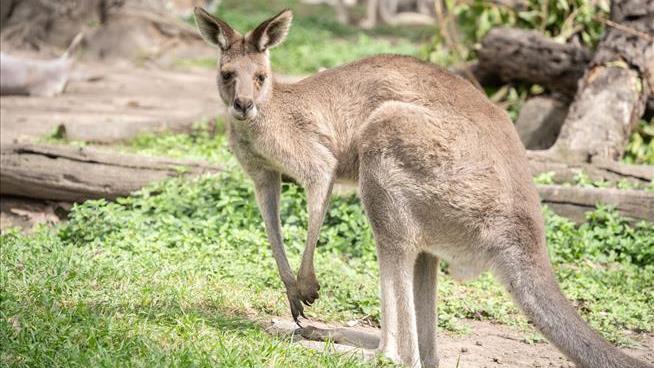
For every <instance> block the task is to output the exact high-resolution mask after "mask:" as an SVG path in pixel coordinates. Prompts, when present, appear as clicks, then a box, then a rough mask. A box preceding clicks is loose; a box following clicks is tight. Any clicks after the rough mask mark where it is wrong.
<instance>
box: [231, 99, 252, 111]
mask: <svg viewBox="0 0 654 368" xmlns="http://www.w3.org/2000/svg"><path fill="white" fill-rule="evenodd" d="M253 106H254V103H253V102H252V100H251V99H249V98H241V97H237V98H236V99H235V100H234V108H235V109H236V110H238V111H240V112H242V113H244V114H247V113H248V111H250V110H252V107H253Z"/></svg>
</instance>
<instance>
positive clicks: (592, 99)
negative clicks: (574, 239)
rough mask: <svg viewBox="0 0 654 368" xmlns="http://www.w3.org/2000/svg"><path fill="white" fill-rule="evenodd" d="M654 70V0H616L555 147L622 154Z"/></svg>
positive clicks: (562, 151) (571, 153)
mask: <svg viewBox="0 0 654 368" xmlns="http://www.w3.org/2000/svg"><path fill="white" fill-rule="evenodd" d="M653 74H654V2H653V1H651V0H622V1H613V2H612V6H611V22H610V23H608V27H607V30H606V35H605V37H604V39H603V40H602V41H601V42H600V44H599V46H598V49H597V52H596V54H595V56H594V57H593V60H592V61H591V63H590V64H589V67H588V69H587V70H586V72H585V75H584V77H583V78H582V79H581V80H580V85H579V90H578V92H577V95H576V97H575V100H574V102H573V103H572V105H571V106H570V110H569V113H568V116H567V118H566V121H565V122H564V124H563V127H562V129H561V134H560V135H559V138H558V140H557V141H556V143H555V144H554V146H553V147H552V148H551V149H550V151H549V152H550V153H551V154H553V155H554V156H558V157H563V158H566V159H567V160H568V161H571V160H577V161H589V160H590V159H591V158H592V157H602V158H606V159H614V160H615V159H618V158H620V157H621V156H622V154H623V152H624V146H625V144H626V143H627V140H628V138H629V135H630V133H631V130H632V129H633V128H634V126H635V124H636V123H637V122H638V119H639V118H640V117H641V116H642V114H643V112H644V109H645V102H646V100H647V97H648V95H650V93H651V88H652V86H651V82H652V75H653Z"/></svg>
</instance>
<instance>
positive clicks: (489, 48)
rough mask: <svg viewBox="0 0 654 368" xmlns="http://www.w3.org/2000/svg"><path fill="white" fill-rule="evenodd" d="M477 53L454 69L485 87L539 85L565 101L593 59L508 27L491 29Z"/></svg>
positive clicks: (577, 48) (652, 105) (651, 104)
mask: <svg viewBox="0 0 654 368" xmlns="http://www.w3.org/2000/svg"><path fill="white" fill-rule="evenodd" d="M477 56H478V59H479V60H478V61H477V62H476V63H472V64H469V65H466V66H463V67H459V68H456V69H454V70H453V72H454V73H456V74H458V75H461V76H464V77H466V75H467V74H472V75H473V76H474V77H475V79H477V81H478V82H479V83H480V84H482V85H484V86H493V85H501V84H505V83H514V82H523V83H532V84H539V85H541V86H543V87H545V88H546V89H548V90H549V91H552V92H554V93H556V94H558V95H560V96H563V97H565V98H567V99H568V100H572V99H573V98H574V96H575V93H576V92H577V85H578V82H579V80H580V79H581V78H582V77H583V76H584V71H585V70H586V68H587V67H588V64H589V63H590V61H591V59H592V53H591V52H590V51H589V50H588V49H586V48H585V47H583V46H581V45H576V44H571V43H567V44H561V43H558V42H556V41H554V40H553V39H551V38H549V37H547V36H545V35H543V34H542V33H540V32H538V31H530V30H524V29H517V28H509V27H500V28H493V29H492V30H490V31H489V32H488V33H487V34H486V36H485V37H484V39H483V40H482V42H481V47H480V48H479V50H477ZM466 70H468V71H466ZM647 106H648V109H649V110H654V96H651V95H650V96H649V98H648V100H647Z"/></svg>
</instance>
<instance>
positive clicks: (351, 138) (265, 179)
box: [195, 8, 652, 368]
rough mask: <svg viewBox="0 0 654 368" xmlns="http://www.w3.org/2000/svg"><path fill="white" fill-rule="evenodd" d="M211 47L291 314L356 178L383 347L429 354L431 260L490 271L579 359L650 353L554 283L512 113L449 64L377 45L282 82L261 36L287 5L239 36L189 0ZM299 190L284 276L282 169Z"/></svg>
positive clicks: (397, 354)
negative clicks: (299, 223) (599, 325)
mask: <svg viewBox="0 0 654 368" xmlns="http://www.w3.org/2000/svg"><path fill="white" fill-rule="evenodd" d="M195 17H196V22H197V25H198V29H199V31H200V33H201V35H202V37H203V38H204V39H205V40H206V41H207V42H208V43H209V44H211V45H213V46H216V47H218V48H219V49H220V50H221V53H220V57H219V63H218V64H219V66H218V77H217V85H218V91H219V94H220V97H221V99H222V100H223V102H224V103H225V104H226V105H227V106H228V113H229V121H228V128H229V133H228V135H229V145H230V148H231V150H232V152H233V153H234V154H235V156H236V157H237V159H238V161H239V162H240V164H241V166H242V167H243V169H244V170H245V171H246V172H247V174H248V175H249V176H250V177H251V178H252V180H253V182H254V186H255V193H256V199H257V203H258V206H259V208H260V211H261V214H262V217H263V220H264V224H265V228H266V231H267V234H268V240H269V242H270V244H271V247H272V253H273V256H274V258H275V261H276V263H277V267H278V270H279V274H280V277H281V280H282V281H283V283H284V285H285V287H286V294H287V296H288V300H289V303H290V309H291V314H292V316H293V318H294V319H295V320H296V322H297V321H298V317H299V316H304V310H303V308H304V307H303V303H304V304H305V305H311V304H312V303H313V302H314V301H315V300H316V299H317V298H318V291H319V289H320V286H319V283H318V281H317V279H316V276H315V272H314V265H313V258H314V251H315V248H316V242H317V240H318V233H319V229H320V226H321V224H322V222H323V218H324V216H325V211H326V208H327V205H328V200H329V197H330V193H331V190H332V186H333V184H334V182H335V181H336V180H339V181H348V182H357V183H358V189H359V193H360V197H361V202H362V204H363V206H364V209H365V211H366V214H367V216H368V218H369V220H370V224H371V227H372V231H373V234H374V237H375V242H376V249H377V255H378V260H379V266H380V285H381V312H382V314H381V315H382V319H381V330H382V331H381V338H380V341H379V350H380V351H381V352H383V353H384V354H385V355H386V356H387V357H389V358H390V359H392V360H394V361H397V362H401V363H403V364H405V365H407V366H410V367H437V366H438V357H437V354H436V320H437V316H436V283H437V280H436V278H437V268H438V262H439V260H440V259H443V260H446V261H447V262H448V263H449V264H450V266H451V269H452V270H453V274H454V275H455V276H457V277H459V278H470V277H474V276H476V275H477V274H479V273H480V272H482V271H484V270H486V269H490V270H491V271H492V272H493V273H494V274H495V275H496V277H498V278H499V280H501V282H502V283H503V285H505V286H506V288H507V290H508V292H509V293H510V294H511V296H512V297H513V299H514V300H515V302H516V303H517V304H518V305H519V306H520V307H521V308H522V310H523V311H524V313H525V314H526V315H527V316H528V318H530V319H531V320H532V321H533V323H534V324H535V326H536V327H537V328H538V329H539V330H540V331H541V332H542V333H543V334H544V335H545V336H546V337H547V338H548V339H549V340H550V341H551V342H552V343H553V344H554V345H556V346H557V347H558V348H559V349H560V350H561V351H562V352H563V353H564V354H566V355H567V356H568V357H569V358H570V359H571V360H572V361H574V362H575V363H576V364H577V366H578V367H584V368H604V367H606V368H609V367H611V368H613V367H615V368H618V367H620V368H627V367H629V368H634V367H641V368H642V367H652V366H651V365H649V364H646V363H643V362H640V361H637V360H636V359H634V358H632V357H630V356H628V355H626V354H624V353H622V352H621V351H620V350H618V349H617V348H615V347H613V346H612V345H610V344H609V343H608V342H606V341H605V340H603V339H602V338H601V337H600V336H599V335H598V334H597V333H596V332H594V331H593V330H592V329H590V328H589V327H588V326H587V324H586V323H585V322H584V321H583V320H582V319H581V317H580V316H579V315H578V314H577V313H576V311H575V310H574V308H573V307H572V306H571V305H570V303H569V302H568V301H567V300H566V298H565V297H564V296H563V294H562V293H561V291H560V289H559V287H558V284H557V282H556V279H555V276H554V273H553V271H552V268H551V265H550V262H549V259H548V255H547V251H546V245H545V231H544V222H543V218H542V215H541V212H540V203H539V197H538V194H537V192H536V188H535V186H534V184H533V183H532V177H531V175H530V173H529V171H528V169H527V159H526V154H525V149H524V147H523V146H522V144H521V143H520V140H519V138H518V135H517V133H516V131H515V129H514V127H513V124H512V123H511V121H510V119H509V118H508V115H507V114H506V113H505V112H504V111H503V110H501V109H500V108H498V107H496V106H495V105H494V104H493V103H492V102H490V101H489V100H488V99H487V98H486V96H485V95H484V94H483V93H482V92H480V91H478V90H477V89H476V88H475V87H473V86H472V85H471V84H470V83H468V82H467V81H465V80H463V79H462V78H460V77H457V76H454V75H452V74H449V73H448V72H446V71H445V70H443V69H441V68H439V67H438V66H435V65H433V64H430V63H426V62H422V61H420V60H418V59H415V58H412V57H407V56H392V55H383V56H374V57H370V58H366V59H363V60H360V61H356V62H353V63H351V64H347V65H344V66H341V67H338V68H334V69H331V70H325V71H323V72H320V73H318V74H316V75H313V76H311V77H308V78H306V79H304V80H301V81H299V82H297V83H293V84H284V83H279V82H277V81H275V80H273V78H272V72H271V67H270V61H269V52H270V49H272V48H273V47H275V46H277V45H279V44H280V43H281V42H282V41H283V40H284V39H285V37H286V35H287V33H288V31H289V28H290V25H291V20H292V18H293V14H292V12H291V11H290V10H284V11H282V12H281V13H279V14H277V15H275V16H274V17H272V18H270V19H268V20H266V21H264V22H263V23H261V24H260V25H259V26H258V27H256V28H255V29H254V30H252V31H250V32H248V33H246V34H245V35H241V33H239V32H237V31H236V30H234V29H233V28H232V27H230V26H229V25H228V24H227V23H226V22H225V21H223V20H221V19H218V18H216V17H213V16H212V15H210V14H209V13H207V12H206V11H204V10H203V9H200V8H196V9H195ZM282 174H283V175H287V176H289V177H291V178H293V179H294V180H296V181H297V182H298V183H299V184H300V185H302V186H303V187H304V188H305V191H306V194H307V199H308V202H307V203H308V213H309V222H308V229H307V239H306V248H305V250H304V253H303V255H302V261H301V265H300V267H299V271H298V274H297V278H296V277H295V275H294V273H293V271H292V270H291V268H290V266H289V263H288V260H287V259H286V254H285V251H284V245H283V242H282V235H281V225H280V214H279V199H280V185H281V175H282Z"/></svg>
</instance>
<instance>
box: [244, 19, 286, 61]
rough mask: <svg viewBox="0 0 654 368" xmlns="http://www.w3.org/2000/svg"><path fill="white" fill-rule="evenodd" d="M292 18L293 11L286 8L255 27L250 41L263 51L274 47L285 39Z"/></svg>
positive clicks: (249, 37) (249, 38)
mask: <svg viewBox="0 0 654 368" xmlns="http://www.w3.org/2000/svg"><path fill="white" fill-rule="evenodd" d="M292 20H293V12H292V11H290V10H289V9H285V10H283V11H282V12H281V13H279V14H277V15H275V16H274V17H272V18H270V19H268V20H266V21H264V22H263V23H261V24H260V25H259V26H258V27H257V28H255V30H254V31H252V32H251V33H250V35H249V36H248V41H249V42H250V43H252V44H253V45H254V46H255V47H256V48H257V50H259V51H261V52H263V51H265V50H267V49H269V48H273V47H275V46H277V45H279V44H280V43H282V41H284V39H285V38H286V35H287V34H288V30H289V28H291V21H292Z"/></svg>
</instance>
